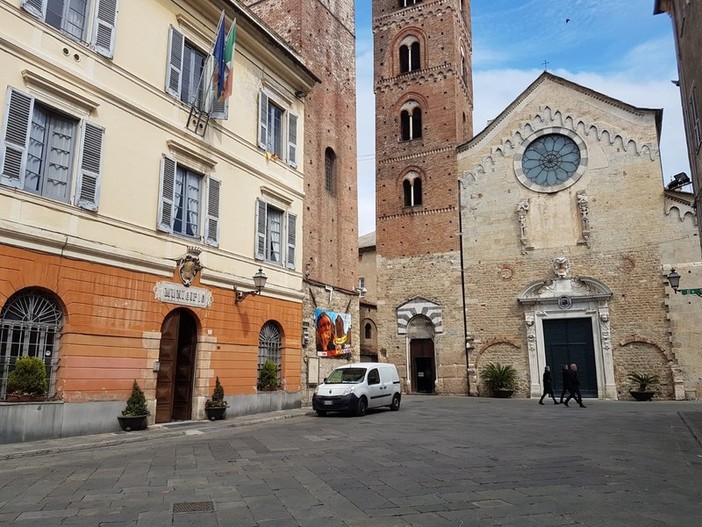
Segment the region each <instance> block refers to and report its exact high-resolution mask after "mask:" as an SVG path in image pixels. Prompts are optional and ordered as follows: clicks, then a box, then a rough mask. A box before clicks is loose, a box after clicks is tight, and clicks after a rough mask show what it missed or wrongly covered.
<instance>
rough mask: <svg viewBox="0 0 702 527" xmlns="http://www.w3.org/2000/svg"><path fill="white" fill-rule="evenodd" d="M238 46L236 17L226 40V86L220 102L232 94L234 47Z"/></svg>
mask: <svg viewBox="0 0 702 527" xmlns="http://www.w3.org/2000/svg"><path fill="white" fill-rule="evenodd" d="M235 46H236V18H235V19H234V20H233V21H232V27H231V28H229V33H227V39H226V40H225V42H224V56H223V57H222V58H223V60H222V62H223V63H224V86H223V88H222V91H221V93H220V94H219V97H218V100H219V102H224V101H226V100H227V98H228V97H229V96H230V95H231V94H232V78H233V77H234V48H235Z"/></svg>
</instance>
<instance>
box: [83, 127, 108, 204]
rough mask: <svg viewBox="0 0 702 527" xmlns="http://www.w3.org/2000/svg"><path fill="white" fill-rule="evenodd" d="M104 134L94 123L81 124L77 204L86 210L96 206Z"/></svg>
mask: <svg viewBox="0 0 702 527" xmlns="http://www.w3.org/2000/svg"><path fill="white" fill-rule="evenodd" d="M104 134H105V131H104V130H103V129H102V128H100V127H98V126H95V125H94V124H91V123H85V125H84V126H83V153H82V155H81V158H80V175H79V179H78V192H77V205H78V206H79V207H82V208H84V209H88V210H97V208H98V196H99V194H100V167H101V166H102V140H103V137H104Z"/></svg>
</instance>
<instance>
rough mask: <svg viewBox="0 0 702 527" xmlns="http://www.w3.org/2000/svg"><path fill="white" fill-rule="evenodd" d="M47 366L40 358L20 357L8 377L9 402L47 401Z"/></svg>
mask: <svg viewBox="0 0 702 527" xmlns="http://www.w3.org/2000/svg"><path fill="white" fill-rule="evenodd" d="M48 390H49V386H48V383H47V382H46V365H45V364H44V361H43V360H41V359H40V358H38V357H20V358H19V359H17V361H16V362H15V368H14V369H13V370H12V371H11V372H10V374H9V375H8V376H7V397H6V399H7V400H8V401H36V400H44V399H46V392H47V391H48Z"/></svg>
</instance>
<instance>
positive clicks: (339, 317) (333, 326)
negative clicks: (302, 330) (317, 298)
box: [314, 309, 351, 358]
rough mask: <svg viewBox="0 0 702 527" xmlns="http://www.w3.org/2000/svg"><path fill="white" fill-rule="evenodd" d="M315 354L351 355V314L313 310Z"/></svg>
mask: <svg viewBox="0 0 702 527" xmlns="http://www.w3.org/2000/svg"><path fill="white" fill-rule="evenodd" d="M314 327H315V337H316V343H317V356H319V357H339V358H348V357H350V356H351V315H349V314H348V313H337V312H335V311H325V310H324V309H317V310H315V312H314Z"/></svg>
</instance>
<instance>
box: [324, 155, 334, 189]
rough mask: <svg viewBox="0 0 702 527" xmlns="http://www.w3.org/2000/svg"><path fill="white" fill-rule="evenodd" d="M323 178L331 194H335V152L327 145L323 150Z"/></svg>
mask: <svg viewBox="0 0 702 527" xmlns="http://www.w3.org/2000/svg"><path fill="white" fill-rule="evenodd" d="M324 179H325V182H326V183H325V184H326V188H327V192H329V193H330V194H331V195H332V196H335V195H336V154H335V153H334V150H332V149H331V148H329V147H327V149H326V150H325V151H324Z"/></svg>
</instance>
